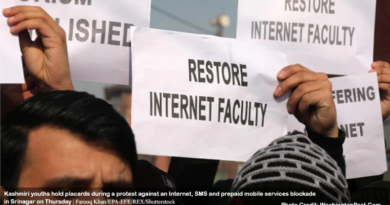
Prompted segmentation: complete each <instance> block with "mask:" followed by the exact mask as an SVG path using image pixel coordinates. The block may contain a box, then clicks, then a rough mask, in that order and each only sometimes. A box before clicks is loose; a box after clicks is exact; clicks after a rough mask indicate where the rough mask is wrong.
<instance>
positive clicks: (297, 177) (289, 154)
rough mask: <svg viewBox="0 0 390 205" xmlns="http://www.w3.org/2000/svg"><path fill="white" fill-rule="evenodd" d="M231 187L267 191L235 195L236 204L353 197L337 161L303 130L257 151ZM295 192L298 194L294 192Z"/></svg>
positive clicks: (325, 200)
mask: <svg viewBox="0 0 390 205" xmlns="http://www.w3.org/2000/svg"><path fill="white" fill-rule="evenodd" d="M232 191H233V192H244V193H255V194H256V193H257V194H258V193H259V192H262V193H263V194H264V195H263V197H245V196H239V197H235V198H233V199H232V203H231V204H234V205H252V204H282V202H286V203H287V202H288V203H291V202H300V203H306V202H307V203H308V204H310V203H312V202H349V200H350V199H349V197H350V196H349V192H348V188H347V182H346V180H345V177H344V176H343V174H342V172H341V169H340V168H339V167H338V165H337V163H336V162H335V161H334V160H333V159H332V158H331V157H330V156H329V155H328V154H327V153H326V151H325V150H323V149H322V148H320V147H319V146H317V145H316V144H314V143H313V142H312V141H310V139H309V138H307V137H306V136H305V135H303V134H294V135H291V136H284V137H281V138H279V139H277V140H275V141H273V142H272V143H271V144H270V145H269V146H268V147H266V148H264V149H261V150H259V151H257V152H256V153H255V154H254V155H253V156H252V157H251V158H250V159H249V160H248V161H247V162H246V163H245V164H244V165H243V167H242V169H241V170H240V171H239V173H238V174H237V176H236V178H235V180H234V182H233V186H232ZM293 192H295V193H299V195H297V196H292V193H293ZM302 192H305V193H310V192H313V193H315V196H302V195H301V194H302ZM266 193H271V194H270V195H268V196H266ZM313 193H312V194H313ZM312 194H311V195H312ZM260 202H262V203H260ZM265 202H266V203H265Z"/></svg>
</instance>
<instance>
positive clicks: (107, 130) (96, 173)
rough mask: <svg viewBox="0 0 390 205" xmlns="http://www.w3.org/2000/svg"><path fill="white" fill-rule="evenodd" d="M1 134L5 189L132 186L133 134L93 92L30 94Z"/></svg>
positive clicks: (2, 182) (134, 152)
mask: <svg viewBox="0 0 390 205" xmlns="http://www.w3.org/2000/svg"><path fill="white" fill-rule="evenodd" d="M1 134H2V136H1V168H2V169H1V179H2V180H1V186H2V188H4V189H5V190H8V189H12V188H19V189H20V188H39V189H42V190H44V189H50V188H61V189H64V190H67V189H70V190H71V189H72V188H99V189H102V188H106V187H108V188H128V189H129V190H131V188H132V181H133V179H132V173H134V170H135V167H136V160H137V152H136V147H135V141H134V136H133V133H132V131H131V129H130V127H129V125H128V123H127V122H126V120H125V119H124V118H123V117H122V116H120V115H119V113H117V112H116V111H115V110H114V109H113V107H112V106H111V105H110V104H108V103H107V102H105V101H104V100H101V99H96V98H95V97H94V96H92V95H89V94H87V93H80V92H75V91H53V92H47V93H43V94H40V95H37V96H34V97H32V98H29V99H28V100H26V101H24V102H22V103H21V104H20V105H19V106H18V107H16V108H15V109H14V110H12V111H10V112H9V113H8V114H7V115H6V117H5V118H4V119H3V120H2V125H1Z"/></svg>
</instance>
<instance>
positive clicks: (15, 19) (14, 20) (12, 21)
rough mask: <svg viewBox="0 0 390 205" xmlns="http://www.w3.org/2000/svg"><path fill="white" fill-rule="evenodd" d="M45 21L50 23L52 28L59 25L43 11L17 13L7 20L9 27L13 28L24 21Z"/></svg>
mask: <svg viewBox="0 0 390 205" xmlns="http://www.w3.org/2000/svg"><path fill="white" fill-rule="evenodd" d="M38 18H40V19H43V20H45V21H46V23H48V24H49V25H50V26H56V25H57V23H56V22H55V21H54V19H53V18H52V17H51V16H49V14H47V13H46V12H45V11H44V10H43V9H42V10H40V11H25V12H20V13H17V14H16V15H15V16H12V17H10V18H8V19H7V22H8V24H9V25H11V26H13V25H16V24H18V23H20V22H22V21H25V20H30V19H38Z"/></svg>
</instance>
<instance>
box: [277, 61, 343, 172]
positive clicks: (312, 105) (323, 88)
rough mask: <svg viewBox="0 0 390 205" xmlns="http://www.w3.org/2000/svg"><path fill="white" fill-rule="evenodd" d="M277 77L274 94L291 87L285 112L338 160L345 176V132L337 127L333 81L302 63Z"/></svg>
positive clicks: (279, 94)
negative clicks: (278, 82)
mask: <svg viewBox="0 0 390 205" xmlns="http://www.w3.org/2000/svg"><path fill="white" fill-rule="evenodd" d="M278 79H279V80H281V81H282V82H281V83H280V84H279V85H278V88H277V89H276V90H275V93H274V94H275V96H276V97H279V96H282V95H283V94H284V93H286V92H287V91H289V90H292V93H291V96H290V98H289V100H288V102H287V110H288V112H289V113H290V114H294V115H295V117H296V118H297V119H298V121H300V122H301V123H303V124H304V125H305V126H306V130H307V132H308V137H309V138H310V139H311V140H312V141H313V142H314V143H316V144H317V145H318V146H320V147H322V148H323V149H324V150H325V151H326V152H327V153H328V154H329V155H330V156H331V157H332V158H333V159H334V160H335V161H336V162H337V164H338V165H339V167H340V168H341V170H342V172H343V174H344V175H345V160H344V157H343V143H344V141H345V134H344V132H343V131H341V130H339V128H338V124H337V114H336V106H335V104H334V101H333V96H332V84H331V82H330V81H329V80H328V76H327V75H326V74H324V73H315V72H313V71H311V70H309V69H307V68H305V67H303V66H301V65H291V66H288V67H285V68H283V69H282V70H281V71H280V72H279V74H278Z"/></svg>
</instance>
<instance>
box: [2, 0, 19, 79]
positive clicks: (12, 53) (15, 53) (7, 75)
mask: <svg viewBox="0 0 390 205" xmlns="http://www.w3.org/2000/svg"><path fill="white" fill-rule="evenodd" d="M12 6H15V1H14V0H1V1H0V11H1V15H0V83H24V75H23V65H22V53H21V52H20V46H19V38H18V35H12V34H11V32H10V27H9V25H8V23H7V18H6V17H5V16H4V15H3V13H2V12H3V9H5V8H10V7H12Z"/></svg>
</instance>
